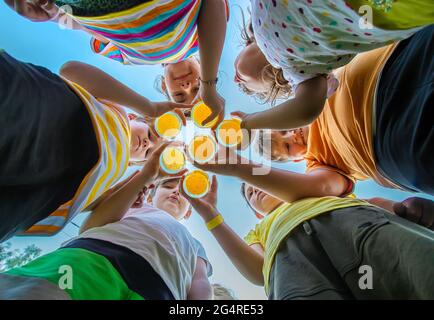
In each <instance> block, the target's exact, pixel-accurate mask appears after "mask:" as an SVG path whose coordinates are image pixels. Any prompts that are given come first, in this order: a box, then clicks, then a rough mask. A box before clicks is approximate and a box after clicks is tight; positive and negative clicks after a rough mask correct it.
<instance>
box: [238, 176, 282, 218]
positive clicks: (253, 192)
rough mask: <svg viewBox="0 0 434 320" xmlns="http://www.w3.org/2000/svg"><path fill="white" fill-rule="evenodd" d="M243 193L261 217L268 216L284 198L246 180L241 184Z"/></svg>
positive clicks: (257, 215)
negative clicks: (277, 196) (266, 191)
mask: <svg viewBox="0 0 434 320" xmlns="http://www.w3.org/2000/svg"><path fill="white" fill-rule="evenodd" d="M241 195H242V196H243V198H244V200H246V202H247V204H248V205H249V207H250V208H251V209H252V210H253V211H254V212H255V214H256V217H257V218H259V219H262V218H264V217H266V216H267V215H268V214H270V213H271V212H273V211H274V210H275V209H277V208H278V207H279V206H280V205H282V204H283V201H282V200H280V199H277V198H275V197H273V196H271V195H269V194H268V193H265V192H264V191H262V190H260V189H258V188H255V187H254V186H252V185H250V184H247V183H244V182H243V183H242V184H241Z"/></svg>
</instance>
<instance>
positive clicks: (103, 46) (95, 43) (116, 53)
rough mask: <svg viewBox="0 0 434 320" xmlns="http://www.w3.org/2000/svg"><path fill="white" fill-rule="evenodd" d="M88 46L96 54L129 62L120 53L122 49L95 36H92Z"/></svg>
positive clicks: (124, 62) (121, 61) (125, 62)
mask: <svg viewBox="0 0 434 320" xmlns="http://www.w3.org/2000/svg"><path fill="white" fill-rule="evenodd" d="M90 47H91V49H92V51H93V52H95V53H96V54H99V55H102V56H104V57H106V58H109V59H112V60H115V61H117V62H120V63H122V64H129V62H128V60H126V59H125V57H124V55H123V54H122V51H121V50H120V49H119V48H118V47H117V46H115V45H114V44H113V43H111V42H108V43H104V42H102V41H100V40H98V39H96V38H92V39H91V41H90Z"/></svg>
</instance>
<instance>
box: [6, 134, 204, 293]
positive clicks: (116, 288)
mask: <svg viewBox="0 0 434 320" xmlns="http://www.w3.org/2000/svg"><path fill="white" fill-rule="evenodd" d="M166 146H167V143H165V144H163V145H162V146H160V147H159V148H158V149H157V150H155V152H154V153H153V154H152V155H151V157H150V159H149V161H148V162H147V164H146V166H145V167H144V168H143V169H142V170H141V171H140V172H138V173H136V174H135V175H134V176H132V177H131V178H130V179H129V181H127V182H126V183H124V185H123V186H122V187H121V188H119V189H118V190H117V191H115V192H114V193H113V194H111V195H110V196H109V197H107V198H106V199H105V200H104V201H102V202H101V203H100V204H99V205H98V206H96V207H95V208H94V209H93V211H92V212H91V214H90V216H89V217H88V219H87V220H86V221H85V222H84V223H83V225H82V227H81V230H80V235H79V236H78V237H77V238H74V239H72V240H70V241H68V242H67V243H66V244H64V245H63V246H62V247H61V248H60V249H58V250H56V251H54V252H52V253H50V254H47V255H45V256H42V257H40V258H38V259H36V260H34V261H32V262H30V263H28V264H27V265H25V266H23V267H21V268H17V269H13V270H10V271H8V272H7V273H6V274H3V275H0V287H1V288H2V290H1V291H0V299H1V298H2V299H45V298H52V297H56V296H57V297H60V298H65V299H73V300H93V299H98V300H106V299H109V300H143V299H146V300H149V299H158V300H173V299H176V300H186V299H189V300H193V299H203V300H206V299H211V297H212V291H211V285H210V283H209V281H208V276H210V274H211V265H210V263H209V262H208V258H207V256H206V254H205V250H204V248H203V247H202V245H201V244H200V243H199V242H198V241H197V240H196V239H195V238H193V237H192V236H191V235H190V233H189V232H188V230H187V229H186V228H185V227H184V226H183V225H182V224H180V223H179V221H181V220H182V219H187V218H188V217H189V215H190V214H191V208H190V206H189V203H188V201H187V200H186V199H185V198H184V197H183V196H181V194H180V191H179V188H180V185H179V180H180V179H179V178H177V177H162V176H160V175H159V156H160V154H161V152H162V151H163V150H164V148H165V147H166ZM181 174H182V173H181ZM161 178H163V180H161ZM151 184H154V185H156V187H155V188H154V189H152V193H151V195H150V197H149V199H148V200H149V202H150V205H148V204H144V200H145V199H144V196H143V193H142V189H143V188H144V186H145V188H146V186H150V185H151ZM138 194H139V196H137V195H138ZM130 207H131V208H130ZM65 265H67V266H69V268H70V270H71V272H72V273H73V274H72V275H73V286H71V287H67V286H66V285H65V286H63V287H61V288H59V284H62V283H63V282H62V275H63V274H62V273H59V267H61V266H65ZM8 283H12V285H7V284H8ZM37 286H39V288H40V290H39V291H35V292H33V291H34V290H33V289H34V288H35V287H37ZM62 289H63V290H62Z"/></svg>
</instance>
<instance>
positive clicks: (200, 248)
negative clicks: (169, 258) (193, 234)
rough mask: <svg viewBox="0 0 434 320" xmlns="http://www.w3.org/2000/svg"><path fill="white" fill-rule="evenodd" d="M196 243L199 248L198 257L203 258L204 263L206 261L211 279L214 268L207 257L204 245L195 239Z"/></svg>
mask: <svg viewBox="0 0 434 320" xmlns="http://www.w3.org/2000/svg"><path fill="white" fill-rule="evenodd" d="M194 241H195V243H196V246H197V248H198V251H197V257H198V258H201V259H202V260H203V261H205V263H206V272H207V275H208V277H211V276H212V274H213V268H212V264H211V262H210V261H209V259H208V256H207V255H206V252H205V248H204V247H203V246H202V244H201V243H200V242H199V241H198V240H196V239H194Z"/></svg>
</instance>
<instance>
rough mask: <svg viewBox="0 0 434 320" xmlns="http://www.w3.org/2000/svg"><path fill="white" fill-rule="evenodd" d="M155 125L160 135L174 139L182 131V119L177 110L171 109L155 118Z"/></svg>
mask: <svg viewBox="0 0 434 320" xmlns="http://www.w3.org/2000/svg"><path fill="white" fill-rule="evenodd" d="M154 126H155V131H157V133H158V135H159V136H160V137H163V138H166V139H174V138H175V137H176V136H177V135H178V134H179V133H180V132H181V127H182V120H181V117H180V116H179V115H178V114H177V113H176V112H172V111H170V112H166V113H165V114H163V115H161V116H160V117H158V118H157V119H155V123H154Z"/></svg>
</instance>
